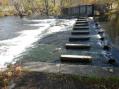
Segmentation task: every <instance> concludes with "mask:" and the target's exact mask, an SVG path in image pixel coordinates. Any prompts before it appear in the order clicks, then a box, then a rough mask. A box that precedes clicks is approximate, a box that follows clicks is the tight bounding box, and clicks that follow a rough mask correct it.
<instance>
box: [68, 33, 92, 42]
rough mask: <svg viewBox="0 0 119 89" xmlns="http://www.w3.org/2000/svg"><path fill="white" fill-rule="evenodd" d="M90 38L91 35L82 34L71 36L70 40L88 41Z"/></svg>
mask: <svg viewBox="0 0 119 89" xmlns="http://www.w3.org/2000/svg"><path fill="white" fill-rule="evenodd" d="M88 40H90V36H87V35H82V36H71V37H69V41H71V42H73V41H88Z"/></svg>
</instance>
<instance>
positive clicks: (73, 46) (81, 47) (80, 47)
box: [65, 43, 91, 50]
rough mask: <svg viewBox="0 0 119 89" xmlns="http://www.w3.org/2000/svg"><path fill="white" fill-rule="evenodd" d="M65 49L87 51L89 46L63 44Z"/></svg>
mask: <svg viewBox="0 0 119 89" xmlns="http://www.w3.org/2000/svg"><path fill="white" fill-rule="evenodd" d="M65 47H66V49H85V50H89V49H90V48H91V46H90V45H89V44H70V43H67V44H65Z"/></svg>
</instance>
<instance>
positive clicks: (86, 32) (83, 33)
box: [71, 30, 90, 35]
mask: <svg viewBox="0 0 119 89" xmlns="http://www.w3.org/2000/svg"><path fill="white" fill-rule="evenodd" d="M71 34H72V35H89V34H90V32H89V31H85V30H84V31H82V30H78V31H77V30H74V31H72V32H71Z"/></svg>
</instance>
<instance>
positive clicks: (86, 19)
mask: <svg viewBox="0 0 119 89" xmlns="http://www.w3.org/2000/svg"><path fill="white" fill-rule="evenodd" d="M77 21H87V19H77Z"/></svg>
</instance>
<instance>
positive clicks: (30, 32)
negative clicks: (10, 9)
mask: <svg viewBox="0 0 119 89" xmlns="http://www.w3.org/2000/svg"><path fill="white" fill-rule="evenodd" d="M59 22H60V23H59ZM74 22H75V19H72V20H65V19H64V20H58V19H35V20H29V19H27V18H23V19H20V18H19V17H3V18H0V67H4V66H5V64H6V63H10V62H12V63H14V62H15V61H16V60H19V57H20V56H21V55H23V54H22V53H24V52H26V51H27V50H29V49H30V48H33V47H34V45H35V43H36V42H38V40H40V39H41V38H43V37H44V36H46V35H48V34H52V33H55V32H58V31H63V30H66V29H65V26H66V25H67V26H69V27H71V26H72V25H73V24H74ZM57 23H59V24H60V25H58V26H56V24H57ZM41 53H42V52H41Z"/></svg>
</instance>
